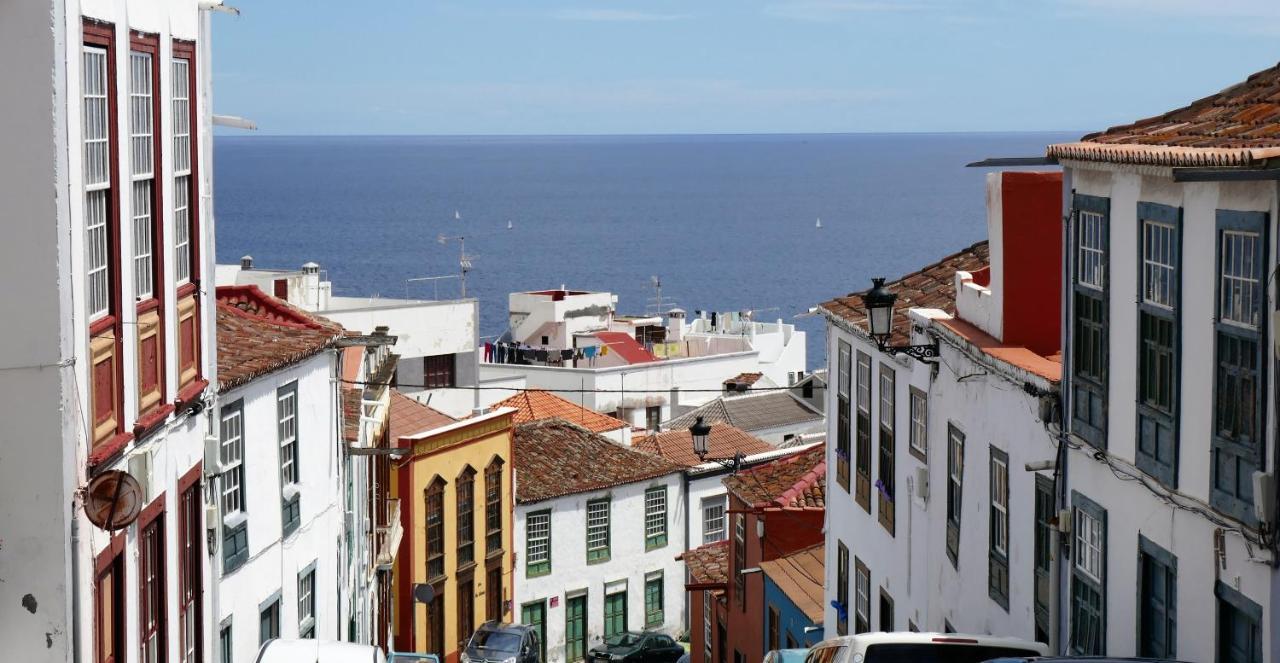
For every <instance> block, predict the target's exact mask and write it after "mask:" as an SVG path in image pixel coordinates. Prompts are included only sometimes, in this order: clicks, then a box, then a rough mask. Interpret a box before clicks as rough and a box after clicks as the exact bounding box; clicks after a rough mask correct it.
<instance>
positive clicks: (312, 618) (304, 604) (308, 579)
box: [298, 562, 316, 639]
mask: <svg viewBox="0 0 1280 663" xmlns="http://www.w3.org/2000/svg"><path fill="white" fill-rule="evenodd" d="M315 592H316V565H315V563H314V562H313V563H312V564H311V566H309V567H307V568H306V569H305V570H303V572H302V573H299V574H298V637H299V638H306V639H314V638H315V637H316V593H315Z"/></svg>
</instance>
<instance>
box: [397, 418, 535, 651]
mask: <svg viewBox="0 0 1280 663" xmlns="http://www.w3.org/2000/svg"><path fill="white" fill-rule="evenodd" d="M404 400H405V402H407V401H408V399H404ZM397 410H399V408H397ZM513 413H514V411H513V410H512V409H510V408H502V409H498V410H494V411H493V412H490V413H487V414H483V415H479V416H475V417H472V418H469V419H465V420H462V421H457V422H452V423H444V422H441V421H438V420H435V421H425V422H422V424H421V425H425V426H426V429H425V430H419V431H417V432H408V431H407V430H406V432H404V433H403V434H402V433H401V432H400V430H398V427H399V426H400V425H405V424H406V423H407V420H408V418H409V417H428V418H430V413H427V412H417V413H414V412H413V410H412V408H410V409H409V411H407V412H405V415H404V417H401V416H397V417H396V424H395V425H394V426H393V428H397V431H396V433H397V438H396V443H395V446H396V447H397V448H400V449H403V450H404V451H403V452H402V453H403V455H402V457H401V458H400V459H399V460H396V461H395V469H394V476H393V477H392V481H393V484H392V485H393V494H392V499H394V500H396V501H397V502H398V504H399V508H398V511H399V518H400V522H401V523H402V526H403V529H404V536H403V537H402V538H401V539H400V542H399V544H400V545H399V555H398V556H396V558H395V561H394V588H395V590H394V593H395V599H394V601H395V624H394V648H395V649H396V650H398V651H416V652H423V653H432V654H436V655H437V656H439V657H440V660H441V661H445V662H447V663H457V661H458V654H459V652H460V650H461V648H462V647H463V646H465V644H466V641H467V640H468V639H469V638H470V637H471V634H472V633H473V632H474V631H475V629H476V627H478V626H479V625H480V624H482V623H484V622H485V621H488V620H496V621H499V622H511V621H513V619H514V616H513V615H512V598H513V596H514V595H515V587H514V586H513V584H512V581H513V579H514V577H515V576H514V575H513V571H512V564H513V562H514V560H515V552H514V551H515V548H514V546H513V540H514V539H513V535H514V531H515V527H514V522H513V518H512V508H513V507H512V495H513V487H514V485H515V482H514V475H513V473H512V468H513V467H514V463H513V462H512V440H511V417H512V414H513ZM395 414H400V411H397V412H395ZM437 414H438V413H437ZM440 424H443V425H440ZM423 584H425V585H428V586H430V587H431V590H432V595H433V596H432V600H431V601H430V602H429V603H421V602H419V601H417V600H416V599H415V592H414V587H415V586H417V585H423Z"/></svg>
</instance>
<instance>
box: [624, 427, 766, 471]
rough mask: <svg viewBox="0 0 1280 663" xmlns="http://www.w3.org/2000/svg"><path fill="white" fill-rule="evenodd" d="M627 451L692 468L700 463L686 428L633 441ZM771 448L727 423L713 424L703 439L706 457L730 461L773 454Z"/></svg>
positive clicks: (691, 437)
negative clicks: (739, 456) (769, 452)
mask: <svg viewBox="0 0 1280 663" xmlns="http://www.w3.org/2000/svg"><path fill="white" fill-rule="evenodd" d="M631 448H633V449H635V450H637V451H643V452H645V453H647V454H652V455H654V456H661V457H662V458H665V459H667V460H669V461H671V462H673V463H676V464H677V465H683V466H685V467H695V466H697V465H701V464H702V461H701V460H699V459H698V456H697V455H696V454H694V453H693V436H692V435H691V434H690V433H689V431H688V429H684V430H671V431H666V432H663V433H656V434H651V435H648V436H646V437H642V438H638V439H635V440H633V441H632V442H631ZM773 450H774V447H773V445H771V444H769V443H768V442H765V441H764V440H762V439H760V438H758V437H755V436H754V435H751V434H750V433H747V432H746V431H743V430H740V429H737V428H734V427H733V426H730V425H728V424H714V425H712V426H711V433H710V434H709V435H708V436H707V455H709V456H710V457H712V458H732V457H733V455H734V454H735V453H739V452H741V453H742V455H744V456H750V455H752V454H758V453H764V452H766V451H773Z"/></svg>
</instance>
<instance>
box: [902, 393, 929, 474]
mask: <svg viewBox="0 0 1280 663" xmlns="http://www.w3.org/2000/svg"><path fill="white" fill-rule="evenodd" d="M907 391H908V401H909V406H908V408H909V410H910V411H909V412H908V423H909V425H910V430H909V431H908V437H907V452H908V453H910V454H911V455H912V456H915V457H916V459H917V460H919V461H920V462H922V463H928V462H929V394H928V393H927V392H925V391H924V390H923V389H920V388H919V387H917V386H915V385H911V386H910V387H909V388H908V390H907Z"/></svg>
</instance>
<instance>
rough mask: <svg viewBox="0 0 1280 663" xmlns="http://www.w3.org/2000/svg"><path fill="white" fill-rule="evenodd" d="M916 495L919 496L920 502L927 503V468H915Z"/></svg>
mask: <svg viewBox="0 0 1280 663" xmlns="http://www.w3.org/2000/svg"><path fill="white" fill-rule="evenodd" d="M916 494H917V495H919V496H920V499H921V501H923V502H928V501H929V468H928V467H917V468H916Z"/></svg>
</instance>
